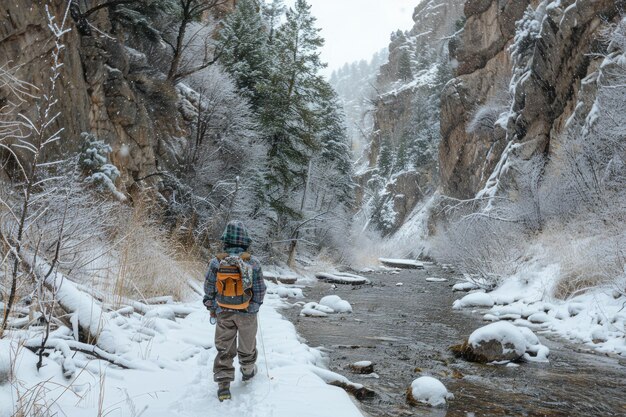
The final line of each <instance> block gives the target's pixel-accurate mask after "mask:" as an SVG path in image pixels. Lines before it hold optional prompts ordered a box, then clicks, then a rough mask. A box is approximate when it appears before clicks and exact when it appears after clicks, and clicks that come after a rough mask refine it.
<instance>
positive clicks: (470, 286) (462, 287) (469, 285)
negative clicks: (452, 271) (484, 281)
mask: <svg viewBox="0 0 626 417" xmlns="http://www.w3.org/2000/svg"><path fill="white" fill-rule="evenodd" d="M478 288H479V287H478V285H477V284H475V283H473V282H470V281H464V282H459V283H456V284H454V285H453V286H452V291H472V290H477V289H478Z"/></svg>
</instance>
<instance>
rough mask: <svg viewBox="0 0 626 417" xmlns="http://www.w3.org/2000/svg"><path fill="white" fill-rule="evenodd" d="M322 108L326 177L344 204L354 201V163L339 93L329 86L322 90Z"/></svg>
mask: <svg viewBox="0 0 626 417" xmlns="http://www.w3.org/2000/svg"><path fill="white" fill-rule="evenodd" d="M323 99H324V102H323V106H322V109H321V112H320V114H321V127H322V131H321V135H320V142H321V152H320V158H321V161H322V165H323V172H324V176H325V177H326V178H327V179H328V184H327V188H328V189H329V190H331V191H332V192H333V194H334V195H335V197H336V199H337V201H339V202H340V203H343V204H349V203H351V202H352V191H353V189H354V183H353V181H352V162H351V158H350V146H349V145H348V138H347V132H346V128H345V125H344V116H343V112H342V111H341V110H340V109H341V106H340V104H339V102H338V98H337V95H336V93H335V92H334V91H333V90H332V88H330V86H326V88H325V89H324V91H323Z"/></svg>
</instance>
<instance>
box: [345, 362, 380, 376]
mask: <svg viewBox="0 0 626 417" xmlns="http://www.w3.org/2000/svg"><path fill="white" fill-rule="evenodd" d="M349 368H350V370H351V371H352V372H354V373H355V374H371V373H372V372H374V364H373V363H372V362H370V361H360V362H355V363H353V364H351V365H350V366H349Z"/></svg>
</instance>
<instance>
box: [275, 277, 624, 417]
mask: <svg viewBox="0 0 626 417" xmlns="http://www.w3.org/2000/svg"><path fill="white" fill-rule="evenodd" d="M362 275H364V276H367V277H368V278H369V279H370V280H371V285H364V286H355V287H352V286H350V285H338V286H337V287H336V288H334V289H333V288H332V286H331V284H328V283H324V282H319V283H316V284H315V285H313V286H311V287H307V288H304V294H305V300H306V301H316V302H317V301H319V300H320V298H322V297H323V296H325V295H329V294H336V295H338V296H340V297H341V298H343V299H345V300H347V301H349V302H350V303H351V304H352V308H353V311H354V312H353V313H352V314H335V315H331V316H329V317H327V318H313V317H301V316H299V312H300V308H298V307H293V308H287V309H285V310H284V311H283V314H284V315H285V317H287V318H288V319H289V320H291V321H292V322H293V323H294V325H295V326H296V328H297V330H298V333H299V334H300V336H301V337H303V338H304V339H305V340H306V342H307V343H308V344H309V345H310V346H312V347H317V348H320V349H322V350H323V351H325V352H326V353H327V354H328V360H329V363H328V367H329V369H331V370H333V371H335V372H338V373H340V374H343V375H345V376H347V377H348V378H349V379H350V380H352V381H353V382H357V383H361V384H363V385H365V386H366V387H367V388H370V389H372V390H374V391H375V392H376V394H377V395H376V396H375V398H373V399H369V400H365V401H363V402H360V403H359V406H360V407H361V410H362V411H363V413H364V414H365V415H369V416H372V417H383V416H390V417H391V416H408V415H419V416H429V417H430V416H437V417H443V416H447V417H456V416H464V417H466V416H467V417H471V416H585V417H592V416H626V360H624V359H618V358H615V357H607V356H604V355H600V354H594V353H591V352H589V351H588V350H587V349H586V348H584V346H583V345H576V344H573V343H570V342H567V341H565V340H563V339H561V338H558V337H557V336H554V335H550V334H545V333H543V334H542V333H540V332H536V333H537V335H538V336H539V337H540V339H541V342H542V343H543V344H544V345H546V346H548V347H549V348H550V363H548V364H537V363H521V364H520V365H519V366H513V367H508V366H494V365H481V364H475V363H469V362H466V361H464V360H462V359H457V358H456V357H454V355H453V354H452V353H451V352H450V351H449V350H448V347H449V346H451V345H455V344H459V343H461V342H462V341H463V340H464V339H465V338H467V336H469V334H470V333H471V332H472V331H473V330H475V329H476V328H478V327H481V326H483V325H485V324H487V323H486V322H483V321H482V320H481V317H482V315H481V314H476V313H474V314H472V313H471V311H459V310H452V308H451V305H452V302H453V301H454V300H455V299H457V298H460V297H461V294H459V293H453V292H452V289H451V286H452V285H453V284H454V283H455V282H457V281H456V274H455V273H453V272H452V271H449V270H444V269H442V268H441V267H439V266H435V265H432V266H427V267H426V269H424V270H402V271H400V272H399V273H398V274H390V273H369V274H362ZM427 277H440V278H447V279H448V281H447V282H427V281H426V280H425V279H426V278H427ZM399 282H401V283H403V285H402V286H396V283H399ZM364 360H367V361H372V362H373V363H374V366H375V373H376V374H378V376H379V378H375V377H372V376H371V375H370V376H368V375H357V374H353V373H351V371H350V370H349V369H348V365H350V364H352V363H354V362H357V361H364ZM421 375H431V376H434V377H436V378H438V379H439V380H440V381H441V382H443V384H444V385H445V386H446V387H447V388H448V390H449V391H450V392H452V393H453V394H454V396H455V399H454V400H452V401H450V402H449V403H448V407H447V408H446V409H436V408H429V407H425V406H423V407H422V406H419V407H411V406H409V405H408V404H407V403H406V390H407V388H408V387H409V386H410V384H411V382H412V381H413V380H414V379H415V378H417V377H419V376H421ZM337 417H341V416H337Z"/></svg>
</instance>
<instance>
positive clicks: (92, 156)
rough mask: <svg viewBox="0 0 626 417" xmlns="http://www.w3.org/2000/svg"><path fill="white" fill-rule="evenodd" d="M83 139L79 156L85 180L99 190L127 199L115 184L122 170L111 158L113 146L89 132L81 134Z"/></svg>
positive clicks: (123, 199)
mask: <svg viewBox="0 0 626 417" xmlns="http://www.w3.org/2000/svg"><path fill="white" fill-rule="evenodd" d="M81 139H82V141H83V146H82V151H81V154H80V156H79V165H80V167H81V168H82V169H83V171H84V172H85V174H86V178H85V181H86V182H88V183H90V184H93V185H94V186H95V187H97V188H98V189H99V190H102V191H107V192H109V193H111V194H112V195H113V196H114V197H115V198H117V199H118V200H120V201H125V200H126V196H124V194H122V193H121V192H119V191H118V190H117V187H116V186H115V181H116V180H117V179H118V178H119V176H120V171H119V170H118V169H117V167H116V166H115V165H113V164H111V161H110V160H109V154H110V153H111V152H113V149H112V148H111V146H110V145H108V144H106V143H104V142H103V141H101V140H98V139H97V138H96V137H95V136H94V135H92V134H91V133H87V132H83V133H82V134H81Z"/></svg>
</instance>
